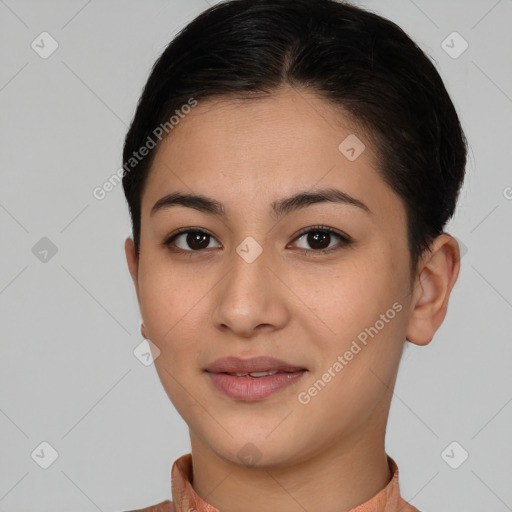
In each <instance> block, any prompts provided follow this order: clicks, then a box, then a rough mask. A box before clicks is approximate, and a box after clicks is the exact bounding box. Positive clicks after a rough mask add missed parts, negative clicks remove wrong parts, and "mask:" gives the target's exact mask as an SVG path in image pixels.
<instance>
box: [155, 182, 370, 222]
mask: <svg viewBox="0 0 512 512" xmlns="http://www.w3.org/2000/svg"><path fill="white" fill-rule="evenodd" d="M318 203H337V204H346V205H350V206H355V207H357V208H360V209H361V210H364V211H365V212H367V213H370V214H373V212H372V211H371V210H370V208H368V206H366V204H364V203H363V202H362V201H360V200H359V199H356V198H355V197H352V196H350V195H349V194H347V193H346V192H343V191H341V190H338V189H335V188H327V189H321V190H315V191H313V192H310V191H306V192H299V193H297V194H294V195H293V196H290V197H286V198H284V199H279V200H278V201H274V202H273V203H272V204H271V214H272V216H273V217H274V218H276V219H280V218H281V217H284V216H285V215H288V214H290V213H292V212H294V211H297V210H300V209H303V208H307V207H308V206H310V205H313V204H318ZM173 206H184V207H187V208H193V209H195V210H199V211H200V212H204V213H209V214H211V215H216V216H218V217H223V218H226V210H225V208H224V205H223V204H222V203H221V202H219V201H217V200H216V199H213V198H210V197H206V196H203V195H199V194H184V193H182V192H173V193H171V194H167V195H166V196H164V197H162V198H160V199H159V200H158V201H157V202H156V203H155V204H154V205H153V208H151V213H150V215H153V214H155V213H156V212H158V211H161V210H165V209H168V208H171V207H173Z"/></svg>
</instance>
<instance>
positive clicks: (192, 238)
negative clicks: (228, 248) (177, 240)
mask: <svg viewBox="0 0 512 512" xmlns="http://www.w3.org/2000/svg"><path fill="white" fill-rule="evenodd" d="M209 236H210V235H206V234H205V233H199V232H198V231H193V232H191V233H189V234H188V235H187V244H188V246H189V247H190V248H191V249H205V248H206V247H208V240H207V238H208V237H209ZM201 238H202V239H203V243H201ZM196 242H199V243H198V244H196ZM205 242H206V243H205Z"/></svg>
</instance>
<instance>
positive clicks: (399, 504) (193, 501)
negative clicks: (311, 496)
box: [130, 453, 420, 512]
mask: <svg viewBox="0 0 512 512" xmlns="http://www.w3.org/2000/svg"><path fill="white" fill-rule="evenodd" d="M388 464H389V469H390V470H391V474H392V475H393V476H392V478H391V480H390V481H389V483H388V485H386V487H384V489H382V490H381V491H380V492H379V493H378V494H376V495H375V496H374V497H373V498H371V499H370V500H368V501H365V502H364V503H362V504H361V505H359V506H357V507H356V508H353V509H352V510H350V512H420V511H419V510H418V509H417V508H415V507H413V506H412V505H410V504H409V503H407V502H406V501H405V500H404V499H403V498H402V497H401V495H400V486H399V484H398V467H397V465H396V463H395V461H394V460H393V459H392V458H391V457H389V456H388ZM171 477H172V496H173V501H172V502H171V501H169V500H165V501H162V502H161V503H158V504H156V505H152V506H150V507H147V508H143V509H139V510H132V511H130V512H220V511H219V510H218V509H216V508H215V507H213V506H212V505H210V504H208V503H206V501H203V500H202V499H201V498H200V497H199V496H198V495H197V494H196V492H195V491H194V489H193V487H192V484H191V481H192V454H190V453H188V454H187V455H183V456H182V457H180V458H179V459H177V460H176V461H175V462H174V464H173V466H172V472H171Z"/></svg>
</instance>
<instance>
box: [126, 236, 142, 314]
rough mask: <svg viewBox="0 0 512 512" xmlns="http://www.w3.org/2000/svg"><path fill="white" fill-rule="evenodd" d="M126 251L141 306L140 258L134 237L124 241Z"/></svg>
mask: <svg viewBox="0 0 512 512" xmlns="http://www.w3.org/2000/svg"><path fill="white" fill-rule="evenodd" d="M124 252H125V254H126V262H127V263H128V270H129V271H130V275H131V276H132V280H133V284H134V285H135V291H136V293H137V301H138V303H139V308H140V296H139V279H138V276H139V258H138V255H137V252H136V251H135V242H134V241H133V239H132V238H127V239H126V240H125V242H124Z"/></svg>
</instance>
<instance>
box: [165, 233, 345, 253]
mask: <svg viewBox="0 0 512 512" xmlns="http://www.w3.org/2000/svg"><path fill="white" fill-rule="evenodd" d="M333 235H334V236H335V237H337V238H338V239H339V240H340V242H338V244H335V245H334V246H330V242H331V241H332V237H333ZM297 239H299V240H300V239H305V242H306V243H307V244H309V245H310V246H311V247H313V249H312V250H308V249H303V252H304V253H305V254H306V255H318V254H325V253H329V252H334V251H336V250H339V249H341V248H342V247H344V246H347V245H350V244H351V243H352V240H351V239H350V238H349V237H348V236H346V235H343V234H341V233H339V232H337V231H335V230H334V229H331V228H328V227H326V226H312V227H309V228H306V229H304V230H302V231H301V232H300V233H299V235H298V236H297V237H296V238H295V240H297ZM211 240H215V238H214V237H213V235H211V234H210V233H208V232H207V231H205V230H203V229H200V228H183V229H180V230H178V231H177V232H176V233H173V234H172V235H170V236H169V237H168V238H167V239H165V240H164V242H163V245H164V246H166V247H168V248H169V249H170V250H171V251H172V252H176V253H183V254H187V256H192V255H193V254H194V253H195V252H201V251H202V250H204V249H211V248H212V246H210V242H211ZM187 246H188V248H187ZM214 247H221V246H220V244H219V245H217V246H214Z"/></svg>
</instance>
